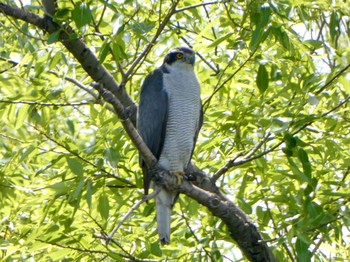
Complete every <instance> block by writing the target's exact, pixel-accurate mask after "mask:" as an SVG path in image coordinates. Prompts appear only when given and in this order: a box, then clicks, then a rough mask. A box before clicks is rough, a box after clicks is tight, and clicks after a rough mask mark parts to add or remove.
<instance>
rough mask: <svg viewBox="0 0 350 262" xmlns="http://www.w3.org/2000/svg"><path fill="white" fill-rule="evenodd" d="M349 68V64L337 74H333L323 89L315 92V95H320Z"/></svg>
mask: <svg viewBox="0 0 350 262" xmlns="http://www.w3.org/2000/svg"><path fill="white" fill-rule="evenodd" d="M349 68H350V64H348V65H347V66H345V67H344V68H343V69H341V70H340V71H339V72H338V73H336V74H335V76H333V77H332V78H331V79H330V80H329V81H328V82H327V83H326V84H325V85H324V86H323V87H321V88H320V89H319V90H317V91H316V92H315V94H316V95H318V94H320V93H321V92H323V90H325V89H326V88H327V87H328V86H329V85H331V84H332V83H333V82H334V81H335V80H336V79H337V78H338V77H340V76H341V75H342V74H343V73H344V72H345V71H346V70H348V69H349Z"/></svg>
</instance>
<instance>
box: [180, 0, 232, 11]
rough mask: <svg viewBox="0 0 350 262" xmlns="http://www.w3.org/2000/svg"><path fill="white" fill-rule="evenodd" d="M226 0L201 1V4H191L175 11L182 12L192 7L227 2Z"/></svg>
mask: <svg viewBox="0 0 350 262" xmlns="http://www.w3.org/2000/svg"><path fill="white" fill-rule="evenodd" d="M225 2H226V1H213V2H206V3H201V4H196V5H190V6H186V7H184V8H180V9H176V10H175V13H181V12H184V11H187V10H190V9H194V8H197V7H202V6H207V5H215V4H220V3H225Z"/></svg>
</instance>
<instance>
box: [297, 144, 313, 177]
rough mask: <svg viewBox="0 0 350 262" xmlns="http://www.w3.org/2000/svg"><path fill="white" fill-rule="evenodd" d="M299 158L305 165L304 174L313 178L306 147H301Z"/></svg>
mask: <svg viewBox="0 0 350 262" xmlns="http://www.w3.org/2000/svg"><path fill="white" fill-rule="evenodd" d="M298 158H299V160H300V161H301V163H302V165H303V171H304V175H305V176H307V177H308V178H309V179H311V171H312V169H311V164H310V161H309V156H308V154H307V153H306V151H305V150H304V149H302V148H299V150H298Z"/></svg>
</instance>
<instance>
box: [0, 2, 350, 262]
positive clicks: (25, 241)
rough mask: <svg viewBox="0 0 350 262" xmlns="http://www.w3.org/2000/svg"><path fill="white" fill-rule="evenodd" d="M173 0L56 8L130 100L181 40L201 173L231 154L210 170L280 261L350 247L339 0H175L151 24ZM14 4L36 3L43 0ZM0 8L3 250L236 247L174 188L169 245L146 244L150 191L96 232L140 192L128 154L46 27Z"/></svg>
mask: <svg viewBox="0 0 350 262" xmlns="http://www.w3.org/2000/svg"><path fill="white" fill-rule="evenodd" d="M17 2H18V1H16V3H17ZM8 4H9V5H13V6H15V2H11V1H10V2H9V3H8ZM171 4H172V3H171V2H170V1H166V2H165V1H129V0H124V1H112V2H105V1H98V2H97V1H84V2H79V1H59V3H58V11H57V13H56V14H55V17H54V19H55V21H56V22H57V23H60V24H62V23H65V24H66V25H69V26H71V27H72V28H73V29H74V31H75V33H76V35H75V37H79V38H82V39H84V41H85V43H86V44H87V45H88V46H89V47H91V48H92V49H93V51H94V52H95V53H96V54H97V56H98V57H99V59H100V61H101V63H102V64H103V65H105V66H106V68H107V69H109V70H110V71H111V72H112V74H113V76H114V77H115V79H116V80H117V81H118V82H123V83H125V88H126V89H127V91H128V93H129V94H130V95H131V97H132V98H133V99H134V100H135V101H138V94H139V91H140V84H141V82H142V79H143V78H144V77H145V75H146V74H147V73H149V72H150V71H151V70H153V69H154V68H155V67H156V66H159V65H160V64H161V63H162V57H164V54H165V53H166V52H167V51H168V50H169V49H170V48H171V47H174V46H179V45H187V44H190V45H192V46H193V48H194V50H196V51H197V52H198V54H199V55H198V57H197V63H196V71H197V74H198V77H199V79H200V82H201V86H202V99H203V104H204V109H205V123H204V126H203V128H202V131H201V134H200V137H199V140H198V143H197V148H196V152H195V157H194V160H195V163H196V164H197V165H198V166H199V167H200V168H202V169H203V170H204V171H205V172H207V173H208V174H209V175H210V176H212V175H213V174H215V173H216V172H218V171H219V170H220V169H221V168H222V167H224V166H225V165H227V167H229V169H228V171H227V172H225V173H224V174H222V176H221V177H220V178H219V179H218V181H217V184H218V185H219V186H220V188H221V189H222V190H223V191H224V192H225V193H226V194H227V196H228V197H229V198H231V199H234V202H235V203H237V204H238V205H239V206H240V207H241V208H242V209H243V210H244V211H245V212H246V213H247V214H248V215H249V216H250V217H251V218H252V219H253V221H254V222H255V223H256V225H257V226H258V228H259V230H260V232H261V233H262V234H263V235H264V238H265V239H266V240H268V241H269V244H270V246H271V248H272V250H273V253H274V254H275V256H276V257H277V258H278V259H279V260H281V261H286V260H290V261H297V260H298V261H310V260H311V259H312V260H313V261H328V260H333V261H336V260H338V261H342V260H344V259H347V258H349V257H350V253H349V250H350V233H349V226H350V213H349V212H350V211H349V201H350V193H349V187H350V178H349V172H350V139H349V130H350V119H349V116H350V114H349V99H350V89H349V86H350V76H349V73H348V69H349V65H350V49H349V46H350V45H349V44H350V43H349V37H350V30H349V23H350V22H349V21H350V20H349V10H350V9H349V6H348V4H347V3H346V2H345V1H344V2H343V1H332V3H329V1H321V0H319V1H312V2H310V1H306V0H301V1H298V2H297V3H295V2H294V1H288V0H284V1H275V2H273V1H270V2H268V1H266V2H265V1H238V2H236V3H233V2H232V3H231V2H229V1H222V2H220V1H219V2H210V3H207V4H204V3H201V2H200V1H180V3H178V5H177V7H176V12H175V13H174V14H173V15H172V17H171V19H170V20H169V22H168V23H167V24H166V26H165V28H164V30H163V31H162V32H161V34H160V35H159V36H158V35H157V34H156V32H157V30H158V28H159V27H160V25H161V21H162V20H163V19H164V18H165V17H166V16H167V15H168V12H169V10H170V6H171ZM20 6H21V5H20V4H19V7H20ZM25 8H26V9H27V10H28V11H30V12H34V13H38V14H40V15H44V12H43V10H42V8H41V7H40V3H39V2H36V1H32V2H31V3H30V4H28V5H26V6H25ZM0 23H1V27H0V30H1V36H2V37H1V38H0V72H1V74H0V82H1V89H0V100H1V101H0V118H1V126H0V128H1V132H0V155H1V157H0V188H1V190H0V196H1V197H0V206H1V209H0V218H1V221H2V223H1V225H0V227H1V231H0V232H1V233H0V236H1V238H0V244H1V250H2V253H1V258H2V260H4V261H12V260H21V259H22V260H23V259H34V260H39V259H40V260H50V261H59V260H66V261H76V260H84V261H95V260H101V259H107V260H117V261H122V260H124V259H130V260H136V259H140V260H142V259H167V258H168V259H172V260H179V261H189V260H192V261H202V260H203V261H209V260H214V261H230V260H232V261H237V260H239V259H241V258H242V256H241V255H240V253H239V252H238V250H237V249H236V248H235V245H234V243H232V240H231V238H230V237H229V236H228V233H227V230H226V228H225V227H224V226H223V224H222V222H221V221H220V220H218V219H217V218H215V217H213V216H211V215H210V214H208V211H207V209H205V208H203V207H201V206H200V205H199V204H198V203H196V202H195V201H193V200H191V199H188V198H186V197H183V196H181V197H180V199H179V203H178V204H176V206H175V208H174V211H173V215H172V224H171V225H172V235H171V236H172V244H171V245H170V246H166V247H160V246H159V244H158V239H157V234H156V229H155V228H156V227H155V220H154V203H153V201H150V202H149V203H148V204H143V205H142V206H141V207H139V208H138V209H136V210H135V211H134V212H133V214H132V216H131V218H130V219H128V220H127V221H126V222H124V224H123V225H122V226H121V227H120V229H119V230H118V231H117V232H116V234H115V236H114V240H115V241H113V242H111V243H110V244H109V245H108V246H107V245H105V242H104V241H103V240H101V239H100V238H98V236H99V235H101V234H105V233H108V232H111V231H112V229H113V228H114V227H115V226H116V225H117V224H118V223H119V222H120V220H121V219H122V218H123V216H124V215H125V214H126V213H127V212H128V211H129V210H130V208H131V207H132V206H133V205H134V204H135V203H136V202H138V201H139V200H140V199H141V197H142V193H143V192H142V175H141V171H140V169H139V167H138V154H137V152H136V150H135V148H134V147H133V145H132V144H131V142H130V140H129V139H128V137H127V135H126V133H125V132H124V130H123V128H122V125H121V123H120V122H119V120H118V119H117V117H116V116H115V114H113V112H110V110H109V108H108V106H107V105H106V104H102V105H101V104H100V100H99V97H98V95H97V94H96V93H95V91H94V90H93V88H90V83H91V79H90V78H89V77H87V76H86V74H85V73H84V70H83V69H82V67H81V65H80V64H79V63H77V61H75V60H74V59H73V58H72V57H71V55H70V54H69V53H67V51H66V50H65V49H64V47H63V46H62V45H61V44H59V43H58V42H57V39H58V34H57V33H54V34H51V35H45V34H43V32H40V31H37V30H35V28H34V27H32V26H30V25H28V24H27V23H24V22H22V21H19V20H15V19H12V18H10V17H8V16H5V15H0ZM155 36H156V37H155ZM150 43H151V44H152V45H154V46H153V49H152V51H151V52H149V53H147V57H146V59H144V60H141V61H137V60H136V59H137V58H138V57H139V55H140V53H141V52H142V51H143V50H144V49H145V47H146V46H147V45H148V44H150ZM135 61H136V62H135ZM130 69H131V70H132V74H131V77H130V78H128V79H125V75H126V73H127V72H128V70H130ZM123 76H124V77H123Z"/></svg>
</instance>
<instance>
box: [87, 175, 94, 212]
mask: <svg viewBox="0 0 350 262" xmlns="http://www.w3.org/2000/svg"><path fill="white" fill-rule="evenodd" d="M93 191H94V184H93V182H92V180H91V179H88V180H87V182H86V202H87V204H88V206H89V209H91V205H92V194H93Z"/></svg>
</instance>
